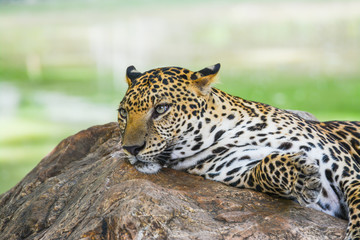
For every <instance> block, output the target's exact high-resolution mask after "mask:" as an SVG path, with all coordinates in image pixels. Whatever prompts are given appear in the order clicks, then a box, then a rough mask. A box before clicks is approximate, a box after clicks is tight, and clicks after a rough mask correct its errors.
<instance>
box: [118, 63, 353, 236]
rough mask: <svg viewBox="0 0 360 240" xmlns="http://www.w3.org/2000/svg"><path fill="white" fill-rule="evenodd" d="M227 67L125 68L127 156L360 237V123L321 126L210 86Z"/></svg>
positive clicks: (143, 166)
mask: <svg viewBox="0 0 360 240" xmlns="http://www.w3.org/2000/svg"><path fill="white" fill-rule="evenodd" d="M219 69H220V64H216V65H214V66H212V67H208V68H204V69H202V70H200V71H198V72H192V71H190V70H187V69H184V68H179V67H166V68H157V69H153V70H150V71H147V72H145V73H140V72H138V71H137V70H136V69H135V68H134V67H133V66H131V67H129V68H128V70H127V77H126V80H127V83H128V85H129V88H128V90H127V92H126V95H125V96H124V98H123V100H122V101H121V103H120V106H119V114H118V122H119V126H120V131H121V136H122V139H121V141H122V144H123V148H124V151H125V152H126V153H127V154H128V156H129V161H130V163H131V164H133V165H134V166H135V167H136V169H138V170H139V171H141V172H143V173H147V174H152V173H157V172H158V171H160V169H161V168H163V167H168V168H173V169H179V170H185V171H187V172H189V173H192V174H197V175H201V176H203V177H205V178H207V179H212V180H215V181H219V182H223V183H225V184H227V185H230V186H234V187H239V188H250V189H255V190H257V191H261V192H267V193H273V194H277V195H279V196H282V197H286V198H290V199H294V200H296V201H298V202H299V203H300V204H302V205H304V206H308V207H311V208H314V209H317V210H320V211H323V212H325V213H328V214H331V215H333V216H337V217H340V218H344V219H349V225H348V228H347V234H346V239H353V240H354V239H358V240H359V239H360V170H359V168H360V165H359V164H360V122H340V121H333V122H317V121H310V120H306V119H303V118H301V117H299V116H298V115H296V114H294V113H292V112H289V111H286V110H282V109H278V108H275V107H272V106H269V105H266V104H263V103H258V102H253V101H247V100H245V99H242V98H239V97H234V96H231V95H229V94H227V93H225V92H223V91H220V90H218V89H216V88H212V87H211V83H212V82H213V81H214V80H215V78H216V75H217V73H218V71H219Z"/></svg>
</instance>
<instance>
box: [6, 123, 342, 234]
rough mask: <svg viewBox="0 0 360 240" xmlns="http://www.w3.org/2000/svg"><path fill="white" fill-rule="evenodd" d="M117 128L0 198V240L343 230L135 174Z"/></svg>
mask: <svg viewBox="0 0 360 240" xmlns="http://www.w3.org/2000/svg"><path fill="white" fill-rule="evenodd" d="M118 142H119V133H118V131H117V124H116V123H109V124H106V125H103V126H95V127H92V128H89V129H87V130H85V131H81V132H79V133H78V134H76V135H74V136H71V137H69V138H67V139H65V140H63V141H62V142H61V143H60V144H59V145H58V146H57V147H56V148H55V149H54V150H53V151H52V152H51V153H50V154H49V155H48V156H46V157H45V158H44V159H43V160H42V161H41V162H40V163H39V164H38V166H37V167H36V168H34V169H33V170H32V171H31V172H30V173H29V174H28V175H27V176H26V177H25V178H24V179H23V180H22V181H21V182H20V183H18V184H17V185H16V186H15V187H14V188H12V189H11V190H10V191H8V192H7V193H5V194H2V195H1V196H0V206H1V208H0V239H42V240H46V239H340V238H343V237H344V234H345V228H346V222H345V221H343V220H340V219H337V218H334V217H331V216H329V215H326V214H324V213H321V212H318V211H315V210H312V209H309V208H303V207H300V206H299V205H297V204H296V203H293V202H291V201H288V200H282V199H278V198H275V197H271V196H268V195H266V194H262V193H257V192H254V191H251V190H242V189H237V188H232V187H229V186H225V185H223V184H221V183H217V182H213V181H208V180H204V179H202V178H201V177H198V176H192V175H189V174H186V173H184V172H180V171H174V170H171V169H164V170H162V171H161V172H160V173H158V174H156V175H144V174H142V173H139V172H137V171H136V170H135V169H134V168H133V167H132V166H131V165H130V164H128V163H127V161H126V160H125V158H124V155H123V153H122V152H121V147H120V146H119V144H118Z"/></svg>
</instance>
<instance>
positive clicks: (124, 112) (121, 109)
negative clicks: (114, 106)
mask: <svg viewBox="0 0 360 240" xmlns="http://www.w3.org/2000/svg"><path fill="white" fill-rule="evenodd" d="M118 111H119V114H120V116H121V117H122V118H126V117H127V111H126V110H125V109H124V108H119V109H118Z"/></svg>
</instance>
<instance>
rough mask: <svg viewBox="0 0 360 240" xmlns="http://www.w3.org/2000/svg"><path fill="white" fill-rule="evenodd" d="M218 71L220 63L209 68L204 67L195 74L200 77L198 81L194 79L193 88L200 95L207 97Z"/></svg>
mask: <svg viewBox="0 0 360 240" xmlns="http://www.w3.org/2000/svg"><path fill="white" fill-rule="evenodd" d="M219 70H220V63H218V64H215V65H213V66H210V67H206V68H204V69H201V70H200V71H198V72H196V73H197V75H200V77H199V78H198V79H195V80H194V81H193V83H194V84H195V86H196V87H197V89H198V90H199V91H200V93H201V94H202V95H207V94H209V93H210V91H211V84H212V83H213V82H215V80H216V75H217V74H218V72H219Z"/></svg>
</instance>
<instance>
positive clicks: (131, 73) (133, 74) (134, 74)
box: [126, 66, 142, 85]
mask: <svg viewBox="0 0 360 240" xmlns="http://www.w3.org/2000/svg"><path fill="white" fill-rule="evenodd" d="M141 75H142V73H141V72H139V71H138V70H136V68H135V67H134V66H129V67H128V68H127V69H126V76H127V78H129V79H130V81H131V83H132V84H133V85H134V84H135V83H136V79H137V78H138V77H140V76H141Z"/></svg>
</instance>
